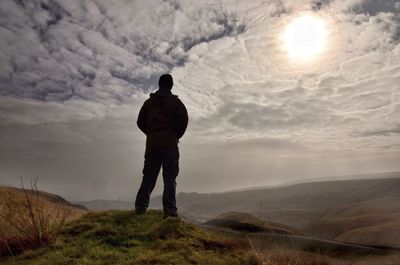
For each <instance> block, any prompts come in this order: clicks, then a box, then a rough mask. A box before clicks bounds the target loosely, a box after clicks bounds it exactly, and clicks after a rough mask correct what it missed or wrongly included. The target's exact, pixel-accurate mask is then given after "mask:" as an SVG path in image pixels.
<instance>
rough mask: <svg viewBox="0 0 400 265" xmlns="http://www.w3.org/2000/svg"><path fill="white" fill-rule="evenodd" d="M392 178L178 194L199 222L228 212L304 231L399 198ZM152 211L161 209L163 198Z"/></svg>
mask: <svg viewBox="0 0 400 265" xmlns="http://www.w3.org/2000/svg"><path fill="white" fill-rule="evenodd" d="M391 176H392V178H379V177H380V176H379V175H377V178H376V179H371V178H370V176H368V177H369V178H368V179H355V180H337V181H334V180H331V181H319V182H310V183H299V184H294V185H290V186H283V187H275V188H274V187H271V188H264V189H256V190H245V191H233V192H224V193H179V194H178V195H177V204H178V208H179V211H180V212H181V213H182V214H185V215H186V216H190V217H192V218H194V219H197V220H199V221H203V222H205V221H207V220H210V219H212V218H215V217H216V216H218V215H220V214H222V213H225V212H232V211H238V212H247V213H252V214H254V215H256V216H257V217H259V218H261V219H263V220H267V221H270V222H275V223H281V224H285V225H289V226H292V227H295V228H297V229H303V228H305V227H306V226H307V225H309V224H310V223H311V222H314V221H316V220H318V219H319V218H321V217H322V216H324V215H325V214H327V213H328V212H329V211H330V210H332V209H333V208H335V207H338V206H341V205H347V204H352V203H357V202H362V201H368V200H374V199H381V198H385V197H387V198H390V197H398V196H400V173H396V174H394V173H392V175H391ZM150 206H151V207H154V208H161V207H162V198H161V196H158V197H155V198H153V199H152V201H151V204H150Z"/></svg>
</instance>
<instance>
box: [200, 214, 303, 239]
mask: <svg viewBox="0 0 400 265" xmlns="http://www.w3.org/2000/svg"><path fill="white" fill-rule="evenodd" d="M204 225H208V226H215V227H221V228H228V229H232V230H236V231H241V232H264V233H273V234H284V235H296V234H297V235H298V234H300V232H299V231H297V230H296V229H293V228H291V227H288V226H285V225H281V224H275V223H270V222H266V221H263V220H261V219H259V218H257V217H256V216H254V215H252V214H249V213H241V212H229V213H223V214H221V215H219V216H217V217H216V218H215V219H211V220H209V221H207V222H205V223H204Z"/></svg>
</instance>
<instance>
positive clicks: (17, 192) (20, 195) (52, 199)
mask: <svg viewBox="0 0 400 265" xmlns="http://www.w3.org/2000/svg"><path fill="white" fill-rule="evenodd" d="M25 191H26V192H27V193H28V194H32V190H29V189H26V190H25ZM35 192H36V191H35ZM10 193H12V194H13V196H15V198H16V199H19V200H23V199H24V197H25V195H24V190H23V189H21V188H16V187H10V186H0V201H4V200H5V199H6V197H7V196H10ZM37 195H39V197H40V198H41V199H43V200H44V201H46V202H48V203H52V204H56V205H59V206H64V207H65V206H67V207H71V208H74V209H76V210H86V208H85V207H84V206H83V205H79V204H73V203H70V202H69V201H67V200H66V199H64V198H63V197H61V196H59V195H57V194H53V193H49V192H45V191H40V190H38V191H37Z"/></svg>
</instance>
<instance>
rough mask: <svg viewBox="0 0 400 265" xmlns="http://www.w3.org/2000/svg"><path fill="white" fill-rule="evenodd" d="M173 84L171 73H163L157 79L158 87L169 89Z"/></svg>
mask: <svg viewBox="0 0 400 265" xmlns="http://www.w3.org/2000/svg"><path fill="white" fill-rule="evenodd" d="M173 85H174V80H173V79H172V75H170V74H164V75H161V76H160V79H159V80H158V87H159V88H160V89H167V90H171V88H172V86H173Z"/></svg>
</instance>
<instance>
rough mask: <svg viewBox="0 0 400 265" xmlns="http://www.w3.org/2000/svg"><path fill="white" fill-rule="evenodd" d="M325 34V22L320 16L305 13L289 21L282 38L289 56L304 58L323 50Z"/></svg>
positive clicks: (313, 55)
mask: <svg viewBox="0 0 400 265" xmlns="http://www.w3.org/2000/svg"><path fill="white" fill-rule="evenodd" d="M327 35H328V32H327V26H326V22H325V21H324V20H323V19H322V18H321V17H318V16H314V15H308V14H307V15H302V16H299V17H297V18H295V19H293V20H292V21H291V22H289V24H288V25H287V27H286V29H285V31H284V32H283V35H282V39H283V44H284V47H285V50H286V52H287V54H288V55H289V57H291V58H294V59H302V60H304V59H310V58H313V57H315V56H316V55H318V54H321V53H322V52H323V51H324V50H325V48H326V39H327Z"/></svg>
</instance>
